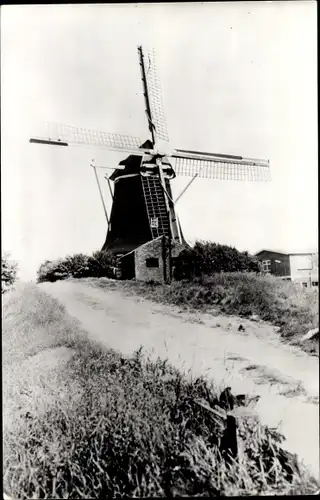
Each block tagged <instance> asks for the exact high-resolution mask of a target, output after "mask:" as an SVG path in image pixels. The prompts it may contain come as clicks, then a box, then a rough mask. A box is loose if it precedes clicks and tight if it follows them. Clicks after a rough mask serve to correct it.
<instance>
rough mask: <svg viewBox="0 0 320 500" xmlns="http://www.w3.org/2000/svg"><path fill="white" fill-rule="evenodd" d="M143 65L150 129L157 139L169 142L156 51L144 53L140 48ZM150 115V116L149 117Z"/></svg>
mask: <svg viewBox="0 0 320 500" xmlns="http://www.w3.org/2000/svg"><path fill="white" fill-rule="evenodd" d="M138 51H139V56H140V59H141V62H140V64H141V65H142V81H143V85H144V95H145V99H146V108H147V109H146V112H147V115H148V121H149V122H150V123H149V128H150V126H151V127H152V129H153V133H154V135H155V139H160V140H163V141H168V140H169V137H168V130H167V123H166V119H165V115H164V108H163V100H162V89H161V84H160V80H159V78H158V75H157V66H156V59H155V52H154V50H149V51H144V52H142V47H138ZM149 115H150V116H149Z"/></svg>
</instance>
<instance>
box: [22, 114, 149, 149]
mask: <svg viewBox="0 0 320 500" xmlns="http://www.w3.org/2000/svg"><path fill="white" fill-rule="evenodd" d="M30 142H36V143H42V144H53V145H55V146H59V145H61V146H72V145H80V146H81V145H83V146H95V147H97V148H102V149H108V150H111V151H125V152H128V153H136V154H140V155H141V153H142V152H143V151H144V150H145V151H148V150H147V149H141V147H140V146H141V144H142V142H143V141H142V140H141V139H140V138H139V137H134V136H131V135H124V134H113V133H107V132H99V131H97V130H90V129H84V128H79V127H72V126H70V125H62V124H61V123H54V122H45V123H44V124H43V126H42V127H41V132H40V135H37V136H36V137H33V138H31V139H30Z"/></svg>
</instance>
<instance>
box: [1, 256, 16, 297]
mask: <svg viewBox="0 0 320 500" xmlns="http://www.w3.org/2000/svg"><path fill="white" fill-rule="evenodd" d="M17 272H18V264H17V263H16V262H14V261H12V260H10V254H8V253H4V254H3V255H2V256H1V293H4V292H6V291H7V290H8V289H9V288H10V287H11V286H12V285H13V284H14V283H15V281H16V279H17Z"/></svg>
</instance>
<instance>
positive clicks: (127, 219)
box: [30, 47, 270, 281]
mask: <svg viewBox="0 0 320 500" xmlns="http://www.w3.org/2000/svg"><path fill="white" fill-rule="evenodd" d="M138 57H139V64H140V68H141V80H142V86H143V95H144V101H145V113H146V117H147V122H148V128H149V135H150V137H149V139H148V140H146V141H144V142H143V141H142V140H141V139H139V138H137V137H132V136H127V135H122V134H107V133H103V132H97V131H90V130H85V129H78V128H76V127H70V126H62V125H59V124H49V133H48V135H47V137H43V136H42V137H33V138H31V139H30V142H33V143H40V144H51V145H59V146H69V145H70V146H71V145H95V146H96V147H98V148H106V149H108V150H111V151H121V152H127V153H129V156H128V157H127V158H126V159H124V160H123V161H121V162H120V164H119V166H118V167H117V168H116V169H115V170H114V172H113V173H112V174H111V175H110V177H106V179H107V181H108V184H109V188H110V193H111V196H112V208H111V214H110V216H108V214H107V211H106V210H105V205H104V200H103V197H102V194H101V188H100V184H99V180H98V176H97V175H96V179H97V182H98V187H99V191H100V195H101V199H102V203H103V206H104V210H105V214H106V219H107V225H108V230H107V236H106V240H105V243H104V245H103V247H102V250H106V251H109V252H111V253H113V254H115V255H118V256H122V258H123V259H127V261H128V262H129V260H130V259H131V260H130V262H131V264H129V265H128V268H130V269H131V271H130V272H129V274H128V277H134V276H136V277H139V276H140V277H144V279H150V277H151V279H153V277H156V279H158V278H159V276H160V275H161V276H162V277H163V279H164V280H165V281H168V280H169V281H170V279H171V258H172V256H173V255H177V254H178V253H179V251H181V249H182V248H183V247H184V246H185V245H186V243H185V240H184V238H183V234H182V231H181V226H180V223H179V220H178V216H177V214H176V210H175V204H176V202H177V201H178V199H179V198H180V197H181V196H182V195H183V194H184V192H185V191H186V190H187V189H188V188H189V186H190V185H191V183H192V182H193V181H194V180H195V179H196V178H197V177H201V178H207V179H222V180H227V179H229V180H239V181H240V180H249V181H267V180H270V165H269V161H266V160H262V159H257V158H245V157H242V156H235V155H229V154H217V153H204V152H200V151H191V150H185V149H173V148H170V147H169V139H168V132H167V126H166V121H165V116H164V110H163V104H162V96H161V88H160V83H159V80H158V77H157V72H156V63H155V56H154V52H147V53H145V52H144V51H143V49H142V47H138ZM92 166H94V165H92ZM95 174H96V169H95ZM176 175H182V176H189V177H192V179H191V180H190V181H189V182H188V184H187V185H186V187H185V188H184V189H183V191H182V193H180V195H179V196H178V198H177V199H176V200H175V201H174V200H173V197H172V190H171V181H172V179H174V178H175V177H176ZM110 182H113V183H114V190H113V192H112V189H111V184H110ZM148 255H149V256H148ZM159 258H160V260H161V261H162V263H161V265H156V264H155V260H158V261H159ZM148 261H149V264H150V265H148ZM151 261H153V264H152V262H151ZM137 262H138V264H137ZM148 267H149V268H157V269H158V271H155V270H154V269H153V270H149V271H148V269H147V268H148ZM160 268H161V270H160V271H159V269H160Z"/></svg>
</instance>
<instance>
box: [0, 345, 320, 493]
mask: <svg viewBox="0 0 320 500" xmlns="http://www.w3.org/2000/svg"><path fill="white" fill-rule="evenodd" d="M79 348H80V349H79V351H78V352H77V354H76V355H75V356H74V357H73V359H72V361H71V362H70V363H69V365H68V366H67V368H66V370H65V371H64V373H63V377H64V379H65V380H69V381H71V380H73V379H74V378H76V379H77V381H78V382H79V384H80V394H78V398H77V399H73V398H72V393H71V390H70V398H69V400H67V401H64V403H63V404H62V403H58V402H57V404H56V405H55V406H54V407H53V408H51V410H50V411H48V412H47V413H46V414H45V415H44V416H43V417H41V418H29V420H28V421H27V422H26V424H25V426H24V427H22V428H21V429H20V432H19V433H18V434H16V433H15V434H13V433H12V434H10V435H8V436H7V440H8V441H9V442H10V453H9V454H8V455H7V456H6V457H5V484H6V486H7V488H8V491H10V492H11V494H12V495H13V496H14V497H16V498H27V497H29V498H31V497H32V496H34V497H36V498H52V497H53V498H100V497H102V496H103V497H114V496H130V497H131V496H138V497H146V496H147V497H149V496H172V495H175V496H180V495H201V496H207V495H212V496H220V495H228V496H229V495H252V494H267V493H268V494H275V493H282V494H289V493H303V492H304V493H307V492H312V491H315V489H316V487H317V483H316V481H314V480H313V479H312V478H311V477H310V476H309V475H308V473H307V472H306V471H305V470H303V469H302V468H301V467H300V466H299V464H298V463H297V461H296V460H295V458H294V457H292V456H291V455H290V454H289V453H286V452H284V451H283V449H282V448H281V436H279V435H278V434H277V433H276V432H275V431H272V430H270V429H267V428H266V427H261V426H260V425H258V426H257V424H256V423H254V422H247V423H246V424H244V425H243V427H241V428H240V430H239V432H240V435H241V436H242V439H243V448H244V451H243V455H242V456H241V459H240V460H235V461H233V462H232V463H229V462H226V461H225V460H224V458H223V456H222V455H221V453H220V451H219V442H220V440H221V430H220V428H219V427H218V426H217V425H216V424H215V423H214V422H213V421H212V420H211V419H210V416H209V415H208V414H207V413H206V412H205V411H203V410H201V408H198V407H196V406H195V405H193V404H192V401H193V399H195V398H202V399H205V400H206V401H208V402H209V403H210V402H211V403H212V402H213V401H214V399H215V398H216V393H215V390H214V387H213V386H212V384H210V383H209V382H208V381H206V380H205V379H203V378H198V379H194V380H191V381H190V380H188V379H186V378H185V377H184V376H183V375H182V374H181V373H179V372H178V371H177V370H175V369H174V368H172V367H171V366H170V365H168V364H167V363H166V362H165V361H162V360H160V359H158V360H157V361H155V362H152V361H150V360H148V359H144V358H143V356H142V355H141V352H137V353H136V354H135V356H134V357H132V358H131V359H124V358H122V357H121V355H120V354H117V353H115V352H113V351H107V352H103V351H102V350H101V349H100V348H98V347H97V346H93V345H90V344H82V345H81V346H79ZM71 387H72V386H70V389H71Z"/></svg>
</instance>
